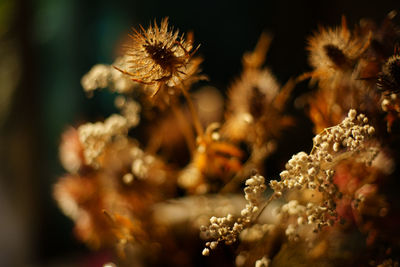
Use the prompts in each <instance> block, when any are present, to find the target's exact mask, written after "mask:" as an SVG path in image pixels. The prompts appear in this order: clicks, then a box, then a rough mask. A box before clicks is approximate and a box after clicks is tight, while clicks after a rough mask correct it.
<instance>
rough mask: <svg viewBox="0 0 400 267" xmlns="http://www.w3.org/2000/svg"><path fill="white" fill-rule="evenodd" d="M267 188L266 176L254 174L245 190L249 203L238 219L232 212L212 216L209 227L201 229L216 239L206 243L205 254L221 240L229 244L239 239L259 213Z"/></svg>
mask: <svg viewBox="0 0 400 267" xmlns="http://www.w3.org/2000/svg"><path fill="white" fill-rule="evenodd" d="M265 189H266V185H265V179H264V177H262V176H261V175H258V174H255V175H253V176H252V177H251V178H249V179H247V180H246V187H245V189H244V192H245V198H246V200H247V202H248V203H247V204H246V207H245V208H244V209H242V211H241V213H240V214H241V216H240V217H239V218H237V219H236V220H235V219H234V217H233V216H232V215H231V214H228V215H227V216H226V217H222V218H217V217H215V216H213V217H211V218H210V225H209V226H208V227H206V226H202V227H201V231H202V232H204V233H205V235H206V237H208V238H211V239H214V240H215V241H212V242H207V243H206V248H205V249H204V250H203V253H202V254H203V255H204V256H207V255H209V253H210V249H215V248H216V247H217V245H218V243H219V242H221V241H224V242H225V244H227V245H229V244H232V243H233V242H235V241H236V240H237V238H238V236H239V234H240V233H241V232H242V230H243V229H244V228H245V227H247V226H248V225H249V224H250V223H251V222H252V221H253V218H254V217H255V216H257V215H258V214H259V207H260V206H261V204H262V203H263V199H264V198H263V193H264V191H265Z"/></svg>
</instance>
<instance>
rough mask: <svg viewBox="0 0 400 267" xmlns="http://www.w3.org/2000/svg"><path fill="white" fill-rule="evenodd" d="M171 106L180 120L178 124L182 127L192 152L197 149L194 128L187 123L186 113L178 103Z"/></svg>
mask: <svg viewBox="0 0 400 267" xmlns="http://www.w3.org/2000/svg"><path fill="white" fill-rule="evenodd" d="M171 107H172V112H173V113H174V115H175V117H176V118H177V120H178V125H179V127H180V128H181V131H182V133H183V136H184V138H185V141H186V144H187V146H188V147H189V150H190V152H191V153H192V152H193V151H194V150H195V149H196V144H195V142H194V134H193V131H192V128H191V127H190V125H188V124H187V123H186V120H185V115H184V114H183V113H182V109H180V108H179V107H177V106H176V105H171Z"/></svg>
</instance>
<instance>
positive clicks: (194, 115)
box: [180, 85, 204, 136]
mask: <svg viewBox="0 0 400 267" xmlns="http://www.w3.org/2000/svg"><path fill="white" fill-rule="evenodd" d="M180 89H181V91H182V93H183V96H184V97H185V99H186V102H187V104H188V107H189V110H190V115H191V116H192V120H193V124H194V128H195V130H196V134H197V136H203V134H204V130H203V127H202V126H201V123H200V119H199V115H198V114H197V111H196V108H195V107H194V104H193V101H192V99H191V98H190V95H189V93H188V92H187V91H186V89H185V88H184V87H183V86H182V85H181V86H180Z"/></svg>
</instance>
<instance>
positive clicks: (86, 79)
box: [81, 57, 137, 93]
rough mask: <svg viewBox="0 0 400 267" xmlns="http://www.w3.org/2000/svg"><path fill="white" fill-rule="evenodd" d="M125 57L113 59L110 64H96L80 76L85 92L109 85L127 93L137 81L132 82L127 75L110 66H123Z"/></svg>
mask: <svg viewBox="0 0 400 267" xmlns="http://www.w3.org/2000/svg"><path fill="white" fill-rule="evenodd" d="M126 60H127V59H126V58H125V57H120V58H117V59H116V60H115V62H114V63H113V64H112V65H103V64H97V65H95V66H93V67H92V69H91V70H90V71H89V72H88V73H87V74H86V75H84V76H83V77H82V80H81V84H82V87H83V89H84V90H85V92H87V93H92V92H93V91H95V90H96V89H102V88H106V87H109V88H110V89H111V90H114V91H116V92H118V93H129V92H131V91H132V90H133V89H134V88H135V87H136V86H137V83H134V82H132V80H131V79H129V77H128V76H127V75H124V74H123V73H121V72H120V71H118V70H116V69H114V68H113V67H112V66H118V67H120V68H124V67H125V66H126V65H127V64H126Z"/></svg>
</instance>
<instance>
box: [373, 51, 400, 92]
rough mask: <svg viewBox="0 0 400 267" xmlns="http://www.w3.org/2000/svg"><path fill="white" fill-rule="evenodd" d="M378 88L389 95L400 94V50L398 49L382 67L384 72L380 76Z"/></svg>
mask: <svg viewBox="0 0 400 267" xmlns="http://www.w3.org/2000/svg"><path fill="white" fill-rule="evenodd" d="M377 85H378V88H379V89H380V90H382V91H384V92H388V93H395V94H397V93H399V92H400V48H396V50H395V53H394V55H393V56H391V57H390V58H389V59H388V60H387V61H386V63H385V64H384V65H383V67H382V72H380V73H379V75H378V81H377Z"/></svg>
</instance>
